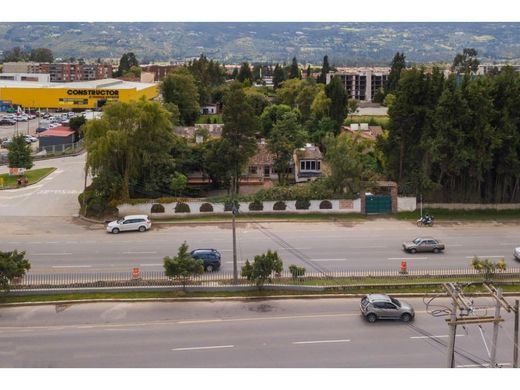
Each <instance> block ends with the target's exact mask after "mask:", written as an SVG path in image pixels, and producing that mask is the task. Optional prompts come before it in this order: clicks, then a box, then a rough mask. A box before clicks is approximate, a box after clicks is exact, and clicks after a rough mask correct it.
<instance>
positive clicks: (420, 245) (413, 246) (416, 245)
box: [403, 237, 444, 253]
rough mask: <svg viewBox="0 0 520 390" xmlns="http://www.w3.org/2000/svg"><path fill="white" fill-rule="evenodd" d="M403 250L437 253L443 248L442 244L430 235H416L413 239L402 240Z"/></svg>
mask: <svg viewBox="0 0 520 390" xmlns="http://www.w3.org/2000/svg"><path fill="white" fill-rule="evenodd" d="M403 249H404V251H405V252H410V253H416V252H433V253H439V252H441V251H443V250H444V244H443V243H441V242H439V241H438V240H436V239H435V238H431V237H418V238H416V239H415V240H413V241H407V242H403Z"/></svg>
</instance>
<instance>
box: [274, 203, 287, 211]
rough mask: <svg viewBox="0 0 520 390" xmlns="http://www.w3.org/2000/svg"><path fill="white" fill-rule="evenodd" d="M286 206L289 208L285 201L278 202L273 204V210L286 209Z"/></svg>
mask: <svg viewBox="0 0 520 390" xmlns="http://www.w3.org/2000/svg"><path fill="white" fill-rule="evenodd" d="M286 208H287V205H286V204H285V202H282V201H279V202H276V203H275V204H274V205H273V210H275V211H285V209H286Z"/></svg>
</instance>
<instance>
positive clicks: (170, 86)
mask: <svg viewBox="0 0 520 390" xmlns="http://www.w3.org/2000/svg"><path fill="white" fill-rule="evenodd" d="M161 93H162V96H163V98H164V101H165V102H166V103H174V104H176V105H177V107H178V108H179V111H180V120H181V124H182V125H184V126H193V124H194V123H195V121H196V120H197V118H198V116H199V115H200V105H199V93H198V90H197V84H196V82H195V78H194V77H193V75H192V74H191V73H190V72H189V71H188V70H187V69H183V68H181V69H176V70H175V71H174V72H171V73H170V74H168V75H167V76H166V77H165V78H164V80H163V82H162V83H161Z"/></svg>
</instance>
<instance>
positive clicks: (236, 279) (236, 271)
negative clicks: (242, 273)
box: [231, 201, 238, 284]
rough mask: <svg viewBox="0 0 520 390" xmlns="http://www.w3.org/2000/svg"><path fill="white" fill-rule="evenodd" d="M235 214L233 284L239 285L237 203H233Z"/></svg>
mask: <svg viewBox="0 0 520 390" xmlns="http://www.w3.org/2000/svg"><path fill="white" fill-rule="evenodd" d="M231 213H232V214H233V216H232V220H233V284H238V263H237V235H236V229H235V217H236V215H237V214H238V209H237V207H236V204H235V202H234V201H233V208H232V210H231Z"/></svg>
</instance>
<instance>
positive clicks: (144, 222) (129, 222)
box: [107, 215, 152, 234]
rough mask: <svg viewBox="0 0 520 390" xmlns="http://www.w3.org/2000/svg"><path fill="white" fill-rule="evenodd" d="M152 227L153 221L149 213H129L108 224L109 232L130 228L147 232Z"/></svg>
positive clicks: (128, 229) (123, 230) (124, 230)
mask: <svg viewBox="0 0 520 390" xmlns="http://www.w3.org/2000/svg"><path fill="white" fill-rule="evenodd" d="M151 227H152V222H151V221H150V219H149V218H148V215H127V216H126V217H124V218H120V219H118V220H116V221H112V222H110V223H109V224H108V225H107V232H109V233H114V234H117V233H119V232H126V231H130V230H137V231H140V232H145V231H147V230H149V229H150V228H151Z"/></svg>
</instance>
